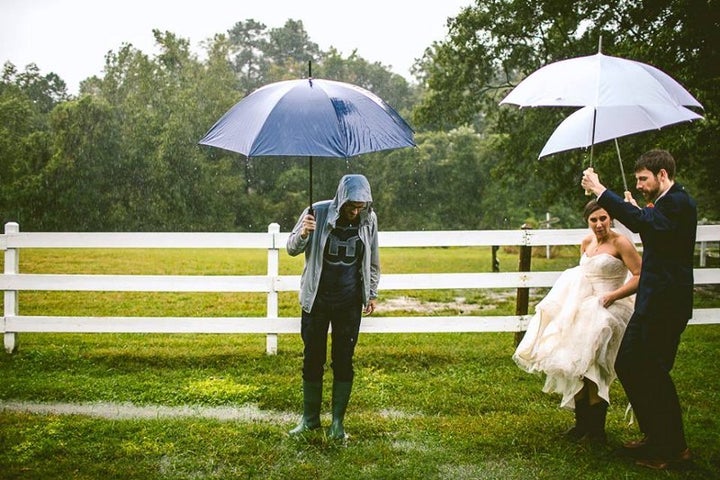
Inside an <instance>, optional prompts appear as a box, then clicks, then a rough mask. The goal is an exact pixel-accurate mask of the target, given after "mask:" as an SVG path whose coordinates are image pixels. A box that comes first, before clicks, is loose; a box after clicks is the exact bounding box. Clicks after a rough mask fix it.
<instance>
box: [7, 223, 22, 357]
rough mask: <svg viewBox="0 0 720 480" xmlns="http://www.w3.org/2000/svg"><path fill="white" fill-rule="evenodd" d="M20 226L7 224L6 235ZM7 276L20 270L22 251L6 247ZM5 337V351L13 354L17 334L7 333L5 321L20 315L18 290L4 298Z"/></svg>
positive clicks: (16, 231) (8, 293) (15, 347)
mask: <svg viewBox="0 0 720 480" xmlns="http://www.w3.org/2000/svg"><path fill="white" fill-rule="evenodd" d="M19 231H20V225H19V224H17V223H16V222H8V223H6V224H5V235H10V234H13V233H18V232H19ZM5 247H6V248H5V270H4V274H5V275H14V274H17V273H19V270H20V251H19V250H18V249H17V248H10V247H7V245H6V246H5ZM3 301H4V303H3V306H4V307H3V337H4V343H5V351H6V352H7V353H13V352H15V351H16V350H17V333H15V332H7V331H6V330H5V328H6V327H5V325H6V322H5V319H6V318H8V317H16V316H17V314H18V292H17V290H5V292H4V297H3Z"/></svg>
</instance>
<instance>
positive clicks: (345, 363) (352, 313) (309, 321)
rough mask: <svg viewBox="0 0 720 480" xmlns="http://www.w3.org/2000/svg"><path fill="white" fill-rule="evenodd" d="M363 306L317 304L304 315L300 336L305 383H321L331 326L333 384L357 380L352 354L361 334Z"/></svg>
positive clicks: (303, 313) (353, 304) (358, 304)
mask: <svg viewBox="0 0 720 480" xmlns="http://www.w3.org/2000/svg"><path fill="white" fill-rule="evenodd" d="M361 318H362V302H360V301H356V302H352V303H349V304H344V305H332V304H323V303H322V302H321V301H320V300H316V301H315V304H314V305H313V308H312V311H311V312H310V313H307V312H305V311H304V310H303V312H302V325H301V329H300V334H301V336H302V340H303V344H304V345H305V349H304V351H303V380H305V381H308V382H322V379H323V370H324V366H325V361H326V359H327V335H328V327H329V326H330V325H332V332H331V350H330V357H331V359H332V363H331V364H330V366H331V367H332V369H333V380H334V381H336V382H351V381H352V380H353V377H354V376H355V372H354V370H353V354H354V353H355V345H356V344H357V339H358V333H359V332H360V320H361Z"/></svg>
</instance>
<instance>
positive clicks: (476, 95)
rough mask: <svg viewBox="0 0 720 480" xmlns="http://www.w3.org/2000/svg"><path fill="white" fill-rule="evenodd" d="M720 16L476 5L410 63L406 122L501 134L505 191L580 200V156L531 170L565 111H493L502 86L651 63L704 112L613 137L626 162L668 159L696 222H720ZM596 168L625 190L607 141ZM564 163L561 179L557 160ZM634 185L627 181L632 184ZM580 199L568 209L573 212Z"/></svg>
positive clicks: (653, 5)
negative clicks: (415, 85)
mask: <svg viewBox="0 0 720 480" xmlns="http://www.w3.org/2000/svg"><path fill="white" fill-rule="evenodd" d="M718 32H720V9H719V8H718V7H717V5H716V2H714V1H703V0H659V1H656V2H645V1H624V0H611V1H602V2H601V1H599V0H582V1H577V2H566V1H558V0H540V1H536V2H525V1H521V0H488V1H482V2H481V1H478V2H476V3H475V5H474V6H471V7H467V8H465V9H464V10H463V11H462V12H461V13H460V14H459V15H458V16H457V17H456V18H455V19H453V20H452V21H451V23H450V29H449V38H448V39H447V40H446V41H444V42H439V43H436V44H434V45H433V46H432V47H431V48H429V49H428V50H427V51H426V55H425V57H424V59H423V60H422V62H421V63H420V64H419V65H418V69H419V72H420V74H421V75H420V79H421V81H423V84H424V86H425V87H426V88H427V92H426V94H425V95H424V96H423V99H422V101H421V103H420V105H419V106H418V108H417V109H416V111H415V115H414V117H413V119H414V121H415V123H416V125H419V126H420V127H422V128H432V129H437V128H449V127H452V126H455V125H462V124H469V125H474V126H475V127H476V128H478V130H479V131H484V132H495V133H500V134H503V135H504V139H505V141H504V142H500V144H499V145H498V146H499V148H500V151H501V152H502V156H501V158H500V159H499V162H500V165H499V166H498V169H500V170H503V171H504V172H505V176H506V177H507V178H508V179H509V180H508V183H509V184H510V185H509V188H512V189H514V188H520V187H522V186H524V185H527V184H528V183H534V182H542V183H543V184H544V186H545V188H544V189H543V190H542V191H543V192H545V193H544V194H543V195H542V197H543V201H548V200H549V199H550V198H552V197H565V198H569V199H570V198H575V199H578V187H577V184H578V179H579V173H580V171H581V170H582V168H583V167H585V166H587V153H585V152H582V151H579V150H578V151H574V152H567V153H563V154H559V155H555V156H553V157H551V158H549V159H543V160H541V161H537V153H538V152H539V151H540V150H541V149H542V146H543V145H544V142H545V141H546V140H547V138H548V137H549V136H550V134H551V133H552V131H553V129H554V128H555V126H556V125H557V124H558V123H559V122H560V121H561V119H562V118H564V117H565V116H567V115H568V114H569V113H570V112H571V111H572V110H563V109H550V108H538V109H525V110H523V111H519V110H518V109H517V108H515V107H510V106H508V107H498V102H499V101H500V100H501V99H502V98H503V97H504V95H505V94H506V93H507V92H508V91H509V89H510V88H511V87H513V86H514V85H516V84H517V83H518V82H519V81H520V80H521V79H522V78H524V77H525V76H526V75H528V74H529V73H531V72H532V71H534V70H536V69H538V68H540V67H541V66H543V65H546V64H548V63H551V62H553V61H557V60H561V59H566V58H572V57H576V56H582V55H591V54H593V53H595V52H597V49H598V45H599V39H600V38H602V45H603V48H602V50H603V52H604V53H606V54H608V55H614V56H619V57H625V58H631V59H634V60H638V61H641V62H645V63H649V64H651V65H654V66H656V67H658V68H660V69H661V70H663V71H665V72H668V73H669V74H670V75H671V76H673V77H674V78H675V79H677V80H678V81H679V82H680V83H681V84H683V85H684V86H685V87H686V88H688V90H689V91H690V92H692V93H693V94H694V95H695V96H696V97H697V98H698V99H699V100H700V102H701V103H702V104H703V105H704V107H705V117H706V118H705V120H704V121H701V122H695V123H693V124H691V125H682V126H677V127H670V128H667V129H664V130H663V131H662V132H659V133H652V132H650V133H643V134H639V135H635V136H632V137H625V138H623V139H621V140H620V145H621V148H622V151H623V152H625V157H626V164H628V168H629V170H630V172H629V173H630V174H632V163H633V162H634V159H635V158H636V157H637V156H638V155H639V154H640V153H642V152H643V151H645V150H647V149H649V148H653V147H656V146H661V147H663V148H667V149H669V150H670V151H672V152H673V154H674V155H675V156H676V158H677V159H678V163H679V178H680V179H681V181H682V182H684V183H687V184H690V187H691V190H692V192H693V194H694V195H695V196H696V197H697V199H698V201H699V204H700V210H701V214H702V213H704V214H705V215H708V216H710V217H714V218H716V219H717V218H720V196H718V195H717V193H716V192H717V190H718V187H720V183H718V182H719V181H718V176H717V175H716V172H717V171H718V169H720V151H719V149H720V146H719V145H718V143H717V142H715V141H712V138H716V137H717V133H718V117H717V114H716V113H715V112H716V111H717V108H718V106H720V85H719V84H718V82H719V80H720V75H718V73H719V69H720V56H719V55H718V48H719V47H718V45H720V43H719V42H718V40H719V38H718ZM594 153H595V162H594V165H595V166H596V169H597V170H599V171H600V172H601V175H602V176H603V178H605V179H606V181H607V182H608V183H609V184H610V185H611V186H613V187H614V188H616V189H621V188H622V181H621V179H620V176H619V168H618V166H617V156H616V153H615V149H614V147H613V145H612V143H611V142H610V143H607V144H605V145H600V146H598V147H596V149H595V152H594ZM568 162H569V163H571V164H572V165H573V167H574V168H573V170H572V171H568V169H567V168H566V167H565V166H564V164H565V163H568ZM630 182H631V183H630V185H632V180H630ZM582 201H584V199H578V200H575V201H574V203H576V204H579V203H581V202H582Z"/></svg>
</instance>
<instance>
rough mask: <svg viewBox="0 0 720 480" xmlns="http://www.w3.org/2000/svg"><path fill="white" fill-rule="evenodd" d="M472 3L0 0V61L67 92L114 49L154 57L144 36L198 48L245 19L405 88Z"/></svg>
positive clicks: (396, 0) (464, 0) (100, 66)
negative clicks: (379, 67)
mask: <svg viewBox="0 0 720 480" xmlns="http://www.w3.org/2000/svg"><path fill="white" fill-rule="evenodd" d="M472 3H473V0H431V1H419V0H362V1H360V0H354V1H346V0H305V1H303V0H194V1H188V0H122V1H118V0H116V1H106V0H0V62H2V63H3V64H4V63H5V62H6V61H11V62H12V63H13V64H15V66H16V67H18V69H20V70H24V69H25V65H27V64H28V63H31V62H34V63H36V64H37V66H38V67H39V68H40V71H41V73H42V74H46V73H49V72H55V73H57V74H58V75H60V77H61V78H62V79H63V80H65V82H66V83H67V84H68V90H69V91H70V93H73V94H75V93H77V89H78V85H79V83H80V81H81V80H84V79H85V78H87V77H89V76H92V75H101V74H102V69H103V66H104V63H105V54H106V53H107V52H108V51H110V50H113V51H117V50H118V49H119V47H120V46H121V44H122V43H123V42H127V43H131V44H132V45H133V46H134V47H135V48H138V49H140V50H142V51H143V52H145V53H147V54H151V55H152V54H156V53H157V49H156V47H155V46H154V39H153V36H152V30H153V29H154V28H157V29H160V30H162V31H170V32H172V33H175V34H176V35H178V36H180V37H183V38H186V39H189V40H190V42H191V44H192V46H193V48H194V50H195V51H196V52H197V53H200V52H201V49H200V46H199V44H200V42H201V41H203V40H206V39H208V38H211V37H212V36H213V35H215V34H216V33H224V32H226V31H227V30H228V29H230V28H231V27H232V26H233V25H234V24H235V23H237V22H239V21H243V20H247V19H249V18H253V19H255V20H257V21H260V22H262V23H264V24H265V25H266V26H267V27H268V28H277V27H282V26H283V25H284V24H285V21H286V20H288V19H289V18H292V19H294V20H302V22H303V26H304V27H305V31H306V32H307V33H308V35H309V36H310V39H311V40H312V41H313V42H315V43H317V44H318V45H319V47H320V48H321V49H322V50H327V49H329V48H330V47H331V46H333V47H335V48H336V49H338V50H339V51H340V52H341V53H342V55H343V56H345V57H347V56H348V55H350V53H352V51H353V50H354V49H357V52H358V55H360V56H361V57H363V58H365V59H366V60H368V61H371V62H381V63H382V64H384V65H389V66H391V67H392V70H393V71H394V72H395V73H398V74H400V75H403V76H404V77H406V78H407V79H408V80H410V79H411V76H410V72H409V70H410V67H411V66H412V64H413V62H414V60H415V59H416V58H419V57H421V56H422V54H423V52H424V50H425V48H426V47H428V46H429V45H430V44H431V43H432V42H433V41H436V40H442V39H444V38H445V36H446V35H447V26H446V22H447V18H448V17H454V16H456V15H457V13H458V12H459V11H460V10H461V9H462V7H465V6H467V5H470V4H472Z"/></svg>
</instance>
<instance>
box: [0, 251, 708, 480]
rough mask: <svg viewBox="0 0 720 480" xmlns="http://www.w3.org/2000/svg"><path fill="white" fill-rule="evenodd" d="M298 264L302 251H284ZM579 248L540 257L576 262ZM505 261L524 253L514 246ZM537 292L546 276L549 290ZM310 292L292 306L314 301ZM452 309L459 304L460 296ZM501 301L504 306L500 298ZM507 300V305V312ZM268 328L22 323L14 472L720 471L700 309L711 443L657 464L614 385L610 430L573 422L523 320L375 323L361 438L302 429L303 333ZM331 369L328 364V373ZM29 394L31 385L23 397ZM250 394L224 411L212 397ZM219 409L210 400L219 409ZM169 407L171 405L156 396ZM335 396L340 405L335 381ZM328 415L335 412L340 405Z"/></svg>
mask: <svg viewBox="0 0 720 480" xmlns="http://www.w3.org/2000/svg"><path fill="white" fill-rule="evenodd" d="M381 255H382V261H383V271H384V272H385V273H406V272H408V273H409V272H432V271H489V270H490V252H489V249H479V248H478V249H383V250H382V251H381ZM281 257H282V258H281V273H283V274H296V273H299V271H300V268H301V260H300V259H290V258H289V257H287V255H281ZM576 261H577V249H561V250H559V251H557V252H556V256H554V258H553V259H551V260H549V261H548V260H546V259H545V258H544V256H538V257H534V258H533V269H537V270H561V269H564V268H567V267H568V266H571V265H574V264H575V262H576ZM265 262H266V260H265V252H254V251H213V250H210V251H205V250H203V251H182V250H161V251H151V250H142V251H134V250H116V251H110V252H108V251H72V250H47V251H46V250H30V251H27V252H26V251H23V253H22V256H21V267H20V270H21V271H22V272H37V273H40V272H42V273H59V272H70V273H138V274H158V273H172V274H233V275H235V274H263V273H264V269H265ZM500 262H501V269H502V270H504V271H510V270H516V269H517V254H516V253H514V252H512V251H501V257H500ZM533 293H534V295H533V298H538V297H539V296H540V295H541V294H542V292H540V291H538V292H533ZM717 293H718V290H717V289H716V288H707V287H706V288H702V289H698V295H697V300H696V304H697V305H698V306H713V307H717V306H718V302H719V300H718V295H717ZM396 295H409V296H412V297H413V298H415V299H417V300H418V301H421V302H429V301H433V302H446V301H451V300H452V299H453V298H455V297H457V296H463V297H465V298H467V299H468V301H471V302H474V304H476V305H478V308H481V307H482V306H483V305H485V304H487V303H488V302H491V301H492V302H493V305H494V307H493V308H494V310H493V312H495V313H497V314H510V313H513V309H514V298H513V297H512V295H509V296H508V297H507V298H505V300H500V301H498V300H497V298H495V297H493V296H489V295H488V294H487V292H470V291H462V292H452V291H450V292H446V291H437V292H436V291H422V292H413V291H406V292H383V293H382V295H381V301H382V300H383V299H389V298H392V297H393V296H396ZM297 308H298V307H297V299H296V295H295V294H294V293H291V294H288V295H287V296H283V298H282V299H281V315H288V316H293V315H298V312H297ZM264 309H265V298H264V295H244V294H232V295H225V294H223V295H216V294H177V295H176V294H162V295H160V294H157V295H155V294H153V295H149V294H138V295H134V294H133V295H131V294H125V293H123V294H121V293H118V294H114V293H106V294H102V295H100V294H94V293H83V294H80V293H72V292H71V293H52V294H50V293H40V292H26V293H23V294H21V298H20V312H21V313H22V314H60V313H62V314H70V315H90V314H92V315H117V314H122V315H155V314H157V315H197V316H211V315H218V316H237V315H258V316H262V315H263V314H264V311H265V310H264ZM443 314H446V312H445V313H443ZM483 314H487V312H485V311H484V312H483ZM491 314H492V313H491ZM264 347H265V337H264V336H262V335H178V334H171V335H143V334H73V335H71V334H22V335H20V336H19V350H18V352H17V353H16V354H13V355H7V354H0V378H1V380H0V446H2V448H0V478H2V479H116V478H117V479H255V478H257V479H306V478H313V479H339V478H343V479H398V480H400V479H403V480H404V479H565V478H568V479H570V478H572V479H574V478H582V479H586V478H587V479H608V480H609V479H651V478H652V479H655V478H670V479H716V478H720V428H719V427H720V426H719V425H718V423H719V422H718V419H717V415H718V412H720V375H718V374H717V373H715V371H714V369H713V368H712V365H713V363H714V360H715V358H716V355H717V354H720V325H707V326H691V327H688V330H687V331H686V333H685V334H684V336H683V341H682V343H681V347H680V352H679V354H678V359H677V363H676V366H675V369H674V378H675V379H676V384H677V387H678V391H679V393H680V397H681V401H682V405H683V409H684V418H685V422H686V431H687V436H688V440H689V443H690V446H691V448H692V449H693V451H694V453H695V456H696V461H695V463H694V466H693V467H692V468H691V469H688V470H685V471H677V472H661V473H658V472H652V471H648V470H645V469H642V468H641V467H636V466H635V465H633V464H632V463H631V462H630V461H628V460H627V459H623V458H621V457H619V456H617V455H616V453H615V452H614V449H615V448H616V447H617V446H618V445H619V444H620V443H621V442H622V441H624V440H627V439H631V438H635V437H636V436H637V430H636V427H635V426H634V425H628V421H627V419H625V418H624V412H625V406H626V404H627V400H626V397H625V395H624V393H623V391H622V388H621V387H620V385H619V384H618V383H617V382H616V383H615V384H614V385H613V388H612V391H611V396H612V399H613V404H612V405H611V408H610V411H609V413H608V425H607V428H608V434H609V445H608V446H607V447H604V448H598V447H595V448H591V447H588V446H582V445H576V444H574V443H570V442H568V441H566V440H565V439H563V438H562V432H563V431H564V430H565V429H566V428H567V427H568V426H569V425H570V423H571V422H572V413H571V412H568V411H564V410H560V409H559V408H558V403H559V397H558V396H554V395H546V394H543V393H542V392H541V390H540V389H541V387H542V383H543V382H542V378H541V377H536V376H532V375H528V374H526V373H524V372H522V371H521V370H519V369H518V368H517V367H516V366H515V365H514V363H513V362H512V359H511V355H512V352H513V350H514V334H512V333H480V334H364V335H361V337H360V341H359V345H358V348H357V352H356V365H355V369H356V382H355V388H354V391H353V396H352V399H351V403H350V406H349V409H348V414H347V417H346V422H345V426H346V430H347V431H348V433H349V434H350V435H351V437H350V439H349V440H348V442H347V443H346V444H341V443H333V442H329V441H327V439H326V438H325V437H324V436H323V434H322V433H316V434H311V435H308V436H307V437H305V438H301V439H292V438H290V437H288V436H287V434H286V432H287V431H288V430H289V429H290V428H292V427H293V426H294V423H295V421H296V418H299V413H300V410H301V401H302V393H301V388H300V387H301V385H300V368H301V361H302V344H301V341H300V339H299V338H298V336H297V335H281V336H280V339H279V351H278V355H274V356H268V355H265V353H264V351H265V348H264ZM331 380H332V375H331V372H328V375H327V376H326V386H327V387H329V385H330V382H331ZM23 402H24V403H23ZM17 404H21V405H26V406H28V408H29V407H30V406H33V405H34V406H38V405H39V406H44V407H51V406H53V405H60V406H72V405H76V406H77V405H79V406H85V407H88V406H91V407H94V408H95V410H96V411H98V412H100V411H102V412H104V413H103V414H97V415H95V414H93V415H87V414H68V413H57V412H56V413H53V412H48V411H43V412H40V413H31V412H27V411H23V409H22V408H10V406H11V405H17ZM122 407H132V408H135V409H136V410H137V411H142V410H143V408H144V409H158V408H160V407H167V408H177V409H181V408H188V407H190V408H192V409H196V411H197V412H198V414H197V415H194V416H164V415H157V416H156V417H152V416H150V417H148V416H144V417H141V416H139V417H137V418H132V417H131V418H127V417H122V416H120V417H119V418H118V417H117V416H115V415H113V409H115V411H119V410H120V409H121V408H122ZM243 408H247V409H250V410H251V411H253V412H256V415H255V416H248V417H243V416H242V415H241V416H240V417H239V418H233V419H229V420H228V419H222V418H219V417H217V416H213V415H212V414H204V412H216V411H218V409H220V410H222V409H226V410H227V409H230V410H232V411H237V410H242V409H243ZM204 409H208V410H204ZM151 411H155V410H151ZM324 411H325V412H328V411H329V388H326V395H325V405H324ZM323 420H324V422H325V423H326V424H327V423H328V421H329V418H328V416H327V415H326V416H325V417H324V418H323Z"/></svg>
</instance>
